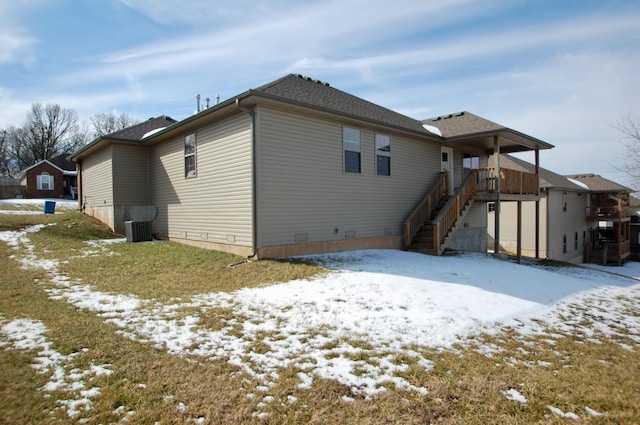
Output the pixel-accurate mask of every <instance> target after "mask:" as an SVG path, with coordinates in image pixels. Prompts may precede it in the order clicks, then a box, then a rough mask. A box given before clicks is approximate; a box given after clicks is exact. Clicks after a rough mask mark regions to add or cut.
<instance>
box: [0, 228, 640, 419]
mask: <svg viewBox="0 0 640 425" xmlns="http://www.w3.org/2000/svg"><path fill="white" fill-rule="evenodd" d="M40 228H41V227H39V226H34V227H32V228H28V229H24V230H23V231H20V232H0V240H3V241H5V242H6V243H8V244H9V245H10V246H12V247H13V248H14V249H16V250H17V251H18V253H17V257H18V258H22V264H23V267H40V268H44V269H46V270H48V271H49V275H50V278H49V282H42V284H43V287H44V289H45V290H46V291H47V292H48V294H49V296H50V297H51V298H54V299H62V300H65V301H67V302H69V303H70V304H72V305H74V306H76V307H78V308H83V309H87V310H91V311H94V312H96V314H98V315H99V316H100V317H103V318H104V320H105V321H107V322H110V323H113V324H115V325H117V326H118V327H119V329H120V331H121V333H122V334H123V335H125V336H127V337H129V338H132V339H135V340H139V341H143V342H149V343H152V344H154V345H155V346H156V347H158V348H162V349H166V350H168V351H169V352H171V353H174V354H176V355H182V356H183V355H189V356H200V357H204V358H207V359H216V360H226V361H229V362H230V363H232V364H234V365H237V366H238V367H239V368H240V369H241V370H243V371H245V372H246V373H247V374H249V375H250V376H252V377H254V378H255V379H256V380H258V382H259V383H260V385H259V386H258V387H257V388H249V389H248V397H262V398H263V400H264V401H265V402H266V403H267V402H268V399H269V397H270V395H269V391H270V389H271V387H272V386H273V385H275V384H276V383H277V382H278V380H279V376H278V371H279V370H280V368H283V367H284V368H286V367H295V368H297V369H298V370H299V373H298V378H299V380H300V383H299V386H300V388H310V387H311V386H312V385H313V381H314V379H317V378H328V379H335V380H337V381H338V382H341V383H342V384H344V385H346V386H348V387H349V388H351V391H352V393H353V394H354V395H362V396H365V397H368V396H371V395H374V394H376V393H379V392H382V391H385V387H384V386H383V384H388V383H392V384H393V385H395V386H396V387H397V388H400V389H405V390H411V391H417V392H420V393H426V391H427V390H426V389H425V388H422V387H418V386H416V385H414V384H412V383H411V382H409V381H407V380H406V379H405V378H403V377H401V374H402V372H404V371H405V370H407V368H408V366H407V364H406V363H407V361H406V359H407V357H409V358H412V359H413V360H414V362H415V364H417V365H419V366H421V367H423V368H425V369H426V370H429V369H430V368H431V362H430V360H429V359H428V358H426V357H425V356H424V354H423V353H422V350H420V347H436V348H440V349H448V348H451V347H452V346H453V345H454V344H463V345H464V343H465V337H467V336H470V335H474V334H479V333H481V332H487V333H497V332H500V331H501V330H504V329H505V327H511V328H513V329H515V330H516V331H517V332H519V333H520V334H522V335H523V336H526V335H537V334H543V335H545V336H546V337H547V338H548V340H549V341H551V342H552V341H553V339H557V338H561V337H562V334H561V333H562V332H565V331H566V332H570V333H571V334H575V333H576V332H577V333H581V334H582V335H583V336H584V338H586V339H592V340H594V341H596V340H598V338H610V337H612V336H614V337H615V335H619V334H620V335H622V334H624V335H625V336H626V337H627V338H631V339H632V341H634V342H635V345H633V346H629V345H625V346H624V348H627V349H629V350H637V349H638V347H639V346H640V317H638V314H637V313H635V312H636V311H637V305H638V304H637V303H638V300H639V299H640V282H638V280H640V263H627V264H625V265H624V266H622V267H612V268H607V269H606V270H607V271H606V272H604V271H600V270H595V269H593V268H586V267H575V268H557V269H549V268H543V267H539V266H532V265H519V264H515V263H511V262H507V261H501V260H498V259H495V258H492V257H488V256H485V255H481V254H466V255H462V256H456V257H431V256H425V255H421V254H415V253H409V252H402V251H393V250H369V251H355V252H347V253H339V254H327V255H318V256H310V257H307V258H308V259H310V260H312V261H315V262H318V263H320V264H322V265H323V266H325V267H326V268H328V269H329V270H330V272H329V273H327V274H324V275H322V276H320V277H317V278H314V279H311V280H296V281H291V282H287V283H281V284H277V285H270V286H264V287H259V288H252V289H242V290H239V291H236V292H234V293H209V294H201V295H198V296H195V297H192V298H191V299H190V300H187V301H181V302H178V301H177V302H175V303H174V304H168V305H167V304H159V303H156V302H153V301H151V300H144V299H140V298H138V297H135V296H132V295H122V294H109V293H105V292H101V291H97V290H95V289H94V288H93V287H92V286H91V285H90V282H84V283H83V282H79V281H74V280H72V279H70V278H69V277H68V276H65V275H63V274H61V273H60V272H59V270H58V263H57V261H56V260H55V259H44V258H39V257H38V256H37V255H36V254H35V253H34V250H33V248H32V246H31V244H30V242H29V235H30V234H31V233H32V232H36V231H39V230H40ZM111 243H113V242H112V241H111ZM111 246H112V245H108V244H106V243H102V242H100V241H92V242H91V243H88V244H87V250H86V255H105V253H106V252H108V251H109V250H110V247H111ZM611 271H613V272H614V273H610V272H611ZM212 309H229V310H230V311H232V314H230V315H229V317H228V318H226V319H224V320H223V323H222V326H221V327H220V329H216V330H214V329H211V328H207V327H205V326H203V325H202V323H201V318H202V316H203V315H205V314H207V312H208V311H210V310H212ZM185 311H189V312H190V313H189V314H187V313H185ZM628 312H634V314H627V313H628ZM549 328H552V329H554V332H555V333H549ZM613 340H614V341H617V340H618V339H617V338H614V339H613ZM480 350H485V351H483V352H484V354H485V355H487V356H491V354H492V350H494V348H492V347H484V348H482V349H480ZM514 361H515V359H514ZM534 366H539V367H544V365H534ZM505 397H507V398H510V399H512V400H515V401H519V402H520V403H526V398H524V396H522V395H521V394H519V393H518V392H517V391H516V390H515V389H514V390H510V391H509V392H505ZM347 398H348V399H350V397H348V396H347ZM553 409H555V408H553ZM553 409H552V406H551V407H550V410H551V411H552V412H553V413H554V414H558V415H559V414H560V413H559V412H556V411H555V410H553ZM587 413H589V411H587ZM256 414H260V412H256ZM562 414H563V415H565V416H564V417H570V416H571V415H572V414H567V413H564V412H562ZM589 414H591V413H589ZM567 415H569V416H567Z"/></svg>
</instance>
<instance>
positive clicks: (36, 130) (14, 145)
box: [7, 103, 87, 169]
mask: <svg viewBox="0 0 640 425" xmlns="http://www.w3.org/2000/svg"><path fill="white" fill-rule="evenodd" d="M7 137H8V143H9V145H10V151H11V155H12V156H13V159H14V160H15V161H16V163H17V166H18V168H19V169H24V168H26V167H29V166H31V165H33V164H36V163H37V162H39V161H42V160H44V159H50V158H53V157H55V156H57V155H60V154H62V153H65V152H73V151H75V150H77V149H79V148H80V147H81V146H82V145H84V144H85V143H86V142H87V138H86V130H85V133H84V134H83V130H82V128H81V127H80V126H79V125H78V117H77V114H76V112H75V111H74V110H72V109H65V108H62V107H61V106H60V105H57V104H48V105H46V106H44V107H43V106H42V105H41V104H40V103H34V104H33V105H31V110H30V111H29V113H28V114H27V119H26V121H25V123H24V125H23V126H22V127H18V128H16V127H9V128H8V129H7Z"/></svg>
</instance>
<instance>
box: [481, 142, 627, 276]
mask: <svg viewBox="0 0 640 425" xmlns="http://www.w3.org/2000/svg"><path fill="white" fill-rule="evenodd" d="M500 161H501V165H502V166H503V167H507V168H509V169H513V170H521V171H528V172H532V171H533V169H534V165H533V164H531V163H528V162H526V161H524V160H522V159H519V158H516V157H513V156H511V155H501V156H500ZM539 177H540V198H539V199H538V200H537V201H529V202H523V203H522V204H521V205H520V206H518V204H517V203H513V202H510V203H502V204H501V207H500V208H501V211H500V228H501V233H500V249H501V250H502V251H504V252H507V253H515V252H516V249H517V244H518V241H520V243H521V246H522V248H521V250H522V254H523V255H524V256H528V257H536V258H547V259H552V260H558V261H566V262H571V263H576V264H577V263H582V262H592V263H599V264H621V263H622V262H624V261H626V260H627V259H629V258H630V253H631V249H630V248H631V245H633V243H634V242H633V240H631V244H630V243H629V240H630V239H632V237H633V234H632V232H631V227H630V223H631V221H632V216H633V214H630V208H629V205H630V197H629V190H630V189H628V188H626V187H624V186H621V185H619V184H617V183H615V182H612V181H610V180H607V179H605V178H603V177H601V176H598V175H594V174H581V175H571V176H562V175H559V174H556V173H554V172H552V171H549V170H546V169H544V168H540V170H539ZM518 207H519V208H521V215H522V222H523V223H524V224H523V225H522V226H521V233H520V235H518V231H517V225H516V222H517V216H518V213H517V209H518ZM487 211H488V217H489V220H488V226H487V230H488V233H489V240H490V246H491V243H492V238H493V236H494V234H495V224H494V223H495V220H494V218H495V217H494V216H495V214H496V213H495V204H493V203H489V204H488V205H487ZM536 213H538V214H539V216H540V221H539V225H540V228H541V231H539V232H538V233H537V234H538V237H537V238H536V236H535V235H536V232H535V229H534V228H533V226H534V225H535V223H536V220H535V219H534V217H535V215H536Z"/></svg>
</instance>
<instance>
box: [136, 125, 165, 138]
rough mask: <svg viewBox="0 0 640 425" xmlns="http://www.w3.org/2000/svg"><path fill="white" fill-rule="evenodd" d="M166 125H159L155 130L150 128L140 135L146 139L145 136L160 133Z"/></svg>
mask: <svg viewBox="0 0 640 425" xmlns="http://www.w3.org/2000/svg"><path fill="white" fill-rule="evenodd" d="M165 128H167V127H160V128H156V129H155V130H151V131H147V132H146V133H144V134H143V135H142V138H143V139H146V138H147V137H150V136H153V135H154V134H156V133H160V132H161V131H162V130H164V129H165Z"/></svg>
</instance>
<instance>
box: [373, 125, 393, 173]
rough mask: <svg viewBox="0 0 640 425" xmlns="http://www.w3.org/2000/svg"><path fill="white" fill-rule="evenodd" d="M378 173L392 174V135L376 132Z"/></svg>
mask: <svg viewBox="0 0 640 425" xmlns="http://www.w3.org/2000/svg"><path fill="white" fill-rule="evenodd" d="M376 174H377V175H379V176H390V175H391V137H389V136H387V135H386V134H376Z"/></svg>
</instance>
